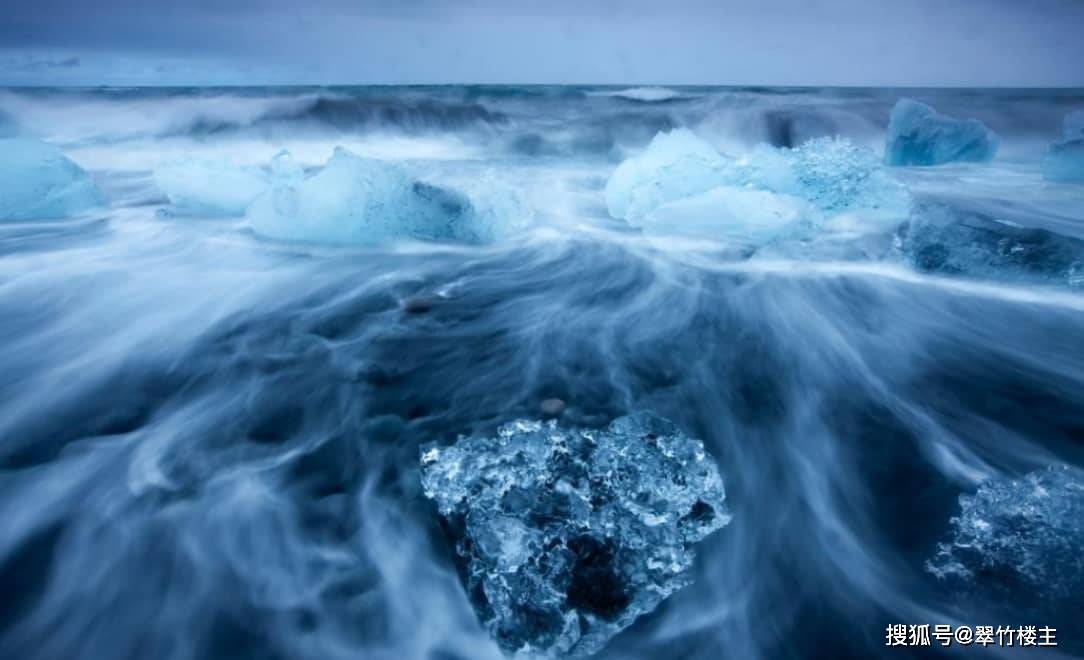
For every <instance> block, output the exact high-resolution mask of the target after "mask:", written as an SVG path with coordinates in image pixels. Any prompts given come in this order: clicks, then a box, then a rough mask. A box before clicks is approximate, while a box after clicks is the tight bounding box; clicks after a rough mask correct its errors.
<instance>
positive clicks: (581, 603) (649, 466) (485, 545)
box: [421, 413, 730, 656]
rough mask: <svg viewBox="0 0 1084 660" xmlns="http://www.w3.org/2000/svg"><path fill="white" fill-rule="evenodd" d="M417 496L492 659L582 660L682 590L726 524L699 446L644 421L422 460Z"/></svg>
mask: <svg viewBox="0 0 1084 660" xmlns="http://www.w3.org/2000/svg"><path fill="white" fill-rule="evenodd" d="M421 468H422V487H423V490H424V492H425V495H426V497H428V498H430V499H432V500H433V501H434V502H435V503H436V506H437V510H438V511H439V513H440V515H441V516H442V517H443V519H444V521H445V523H446V529H447V530H448V531H449V532H450V534H451V536H452V537H453V539H454V541H455V547H456V552H457V555H458V560H459V562H460V564H461V566H462V568H463V574H464V578H465V581H466V589H467V593H468V594H469V596H470V599H471V601H472V603H473V604H474V607H475V609H476V611H477V613H478V616H479V618H480V619H481V621H482V623H483V624H484V625H485V627H486V628H487V629H488V630H489V631H490V633H491V634H492V635H493V637H494V638H495V640H496V641H497V643H498V644H499V645H500V647H501V648H502V649H504V650H505V651H506V652H508V653H510V654H511V653H521V654H524V655H525V656H533V655H539V656H553V655H561V654H569V655H574V656H583V655H589V654H591V653H594V652H596V651H598V650H599V649H600V648H601V647H602V646H603V645H604V644H605V643H606V642H607V641H608V640H609V639H610V638H611V637H612V636H613V635H615V634H616V633H617V632H619V631H620V630H622V629H623V628H625V627H627V626H629V625H630V624H632V622H633V621H634V620H635V619H636V618H637V617H639V616H640V615H642V614H646V613H647V612H650V611H652V610H653V609H655V607H657V606H658V604H659V603H660V602H662V601H663V599H665V598H667V597H668V596H670V595H671V594H672V593H674V592H675V591H676V590H678V589H680V588H682V587H683V586H686V585H687V584H689V582H690V581H691V579H692V578H691V576H690V568H691V567H692V564H693V559H694V551H693V547H694V546H695V544H696V543H697V542H699V541H700V540H702V539H703V538H704V537H705V536H707V535H708V534H710V533H711V532H713V531H715V530H717V529H719V528H721V527H723V526H724V525H726V524H727V523H728V522H729V519H730V518H729V515H728V513H727V510H726V504H725V501H724V500H725V495H724V491H723V482H722V479H721V478H720V476H719V471H718V469H717V468H716V466H715V463H714V461H713V460H712V458H711V457H710V456H709V455H708V454H707V453H706V452H705V451H704V446H703V444H702V443H701V442H700V441H699V440H693V439H691V438H689V437H687V436H685V435H684V434H683V433H681V431H680V430H678V429H677V427H675V426H674V425H673V424H672V423H670V422H668V421H666V420H664V419H661V418H659V417H655V416H653V415H650V414H646V413H639V414H634V415H630V416H628V417H622V418H619V419H617V420H614V422H613V423H611V424H610V426H609V427H607V428H606V429H602V430H589V429H566V428H561V427H559V426H557V425H556V423H555V422H553V421H550V422H532V421H516V422H511V423H509V424H506V425H504V426H502V427H501V428H500V429H499V430H498V432H497V434H496V436H494V437H464V438H460V439H459V440H458V441H457V442H456V443H455V444H453V445H451V446H444V447H442V446H439V445H436V444H430V445H427V446H424V447H422V450H421Z"/></svg>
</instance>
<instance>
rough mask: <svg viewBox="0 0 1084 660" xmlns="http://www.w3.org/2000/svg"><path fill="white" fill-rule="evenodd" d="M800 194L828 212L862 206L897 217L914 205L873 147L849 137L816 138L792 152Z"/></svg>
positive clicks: (905, 214)
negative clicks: (858, 142)
mask: <svg viewBox="0 0 1084 660" xmlns="http://www.w3.org/2000/svg"><path fill="white" fill-rule="evenodd" d="M790 157H791V160H792V165H791V167H792V169H793V171H794V177H795V179H796V180H797V183H798V185H799V192H798V194H799V196H801V197H804V198H805V199H807V200H809V201H810V202H812V203H813V204H814V205H816V206H817V207H818V208H820V209H822V210H824V211H825V212H827V213H839V212H843V211H852V210H856V209H863V210H867V211H879V212H883V213H885V214H888V215H891V216H892V217H894V218H902V217H906V216H907V213H908V211H909V210H910V207H911V196H910V194H909V193H908V192H907V189H906V188H904V187H903V186H902V185H900V184H899V183H897V182H896V181H894V180H893V179H892V178H891V177H890V176H889V175H888V174H887V173H886V172H885V171H884V168H883V167H882V166H881V163H880V162H879V161H878V159H877V155H876V154H875V153H873V151H872V150H871V149H868V148H866V147H861V146H859V145H856V144H855V143H853V142H851V141H850V140H848V139H846V138H840V137H822V138H814V139H812V140H809V141H807V142H805V143H804V144H802V145H800V146H799V147H797V148H796V149H792V150H791V152H790Z"/></svg>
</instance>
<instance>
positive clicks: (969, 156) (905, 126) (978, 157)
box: [885, 99, 1000, 165]
mask: <svg viewBox="0 0 1084 660" xmlns="http://www.w3.org/2000/svg"><path fill="white" fill-rule="evenodd" d="M999 144H1000V139H999V138H998V136H997V135H996V134H995V133H994V132H993V131H991V130H990V129H989V128H987V127H986V125H985V124H983V123H982V122H981V121H979V120H977V119H954V118H952V117H948V116H946V115H942V114H940V113H938V112H937V111H936V110H934V109H933V108H931V107H930V106H928V105H926V104H925V103H919V102H918V101H915V100H912V99H900V100H899V102H897V103H896V107H894V108H893V109H892V116H891V118H890V119H889V122H888V143H887V145H886V146H885V162H886V163H887V164H889V165H940V164H942V163H950V162H953V161H972V162H981V161H987V160H992V159H993V157H994V155H995V154H996V153H997V148H998V145H999Z"/></svg>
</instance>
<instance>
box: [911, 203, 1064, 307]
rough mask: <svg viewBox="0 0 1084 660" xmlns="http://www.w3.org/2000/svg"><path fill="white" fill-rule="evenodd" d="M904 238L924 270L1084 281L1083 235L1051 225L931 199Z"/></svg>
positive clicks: (918, 266) (914, 262)
mask: <svg viewBox="0 0 1084 660" xmlns="http://www.w3.org/2000/svg"><path fill="white" fill-rule="evenodd" d="M899 238H900V241H899V242H900V247H901V249H902V251H903V254H904V256H905V257H906V258H907V259H908V260H909V261H910V262H911V264H912V265H913V266H914V267H915V268H916V269H918V270H921V271H925V272H933V273H943V274H947V275H969V276H973V277H983V278H996V279H1016V280H1025V281H1027V280H1030V281H1039V282H1044V283H1049V284H1058V285H1063V286H1070V287H1080V286H1084V241H1081V240H1080V239H1077V238H1072V237H1069V236H1063V235H1061V234H1056V233H1054V232H1051V231H1048V230H1046V229H1038V228H1028V227H1020V226H1017V225H1014V224H1008V223H1006V222H1001V221H998V220H997V219H995V218H992V217H989V216H987V215H984V214H981V213H977V212H972V211H968V210H965V209H959V208H954V207H951V206H947V205H944V204H936V203H929V204H923V205H921V206H919V207H917V208H916V209H915V212H914V213H913V214H912V216H911V219H910V221H909V222H908V223H907V224H906V225H904V226H903V227H902V228H901V230H900V236H899Z"/></svg>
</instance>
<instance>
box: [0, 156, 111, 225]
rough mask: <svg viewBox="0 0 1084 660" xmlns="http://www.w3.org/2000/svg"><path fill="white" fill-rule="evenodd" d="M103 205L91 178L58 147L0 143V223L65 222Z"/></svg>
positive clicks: (100, 194) (103, 200) (102, 200)
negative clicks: (56, 219) (70, 217)
mask: <svg viewBox="0 0 1084 660" xmlns="http://www.w3.org/2000/svg"><path fill="white" fill-rule="evenodd" d="M104 203H105V198H104V196H103V195H102V193H101V191H100V190H98V187H97V186H96V185H95V184H94V180H93V179H92V178H91V177H90V175H89V174H87V173H86V171H84V170H83V168H81V167H79V166H78V165H76V164H75V163H74V162H72V161H71V160H70V159H69V158H68V157H67V156H65V155H64V152H63V151H61V150H60V149H59V148H58V147H55V146H53V145H51V144H47V143H45V142H42V141H40V140H35V139H30V138H6V139H0V220H40V219H55V218H66V217H69V216H72V215H76V214H78V213H82V212H84V211H87V210H89V209H93V208H95V207H98V206H102V205H103V204H104Z"/></svg>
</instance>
